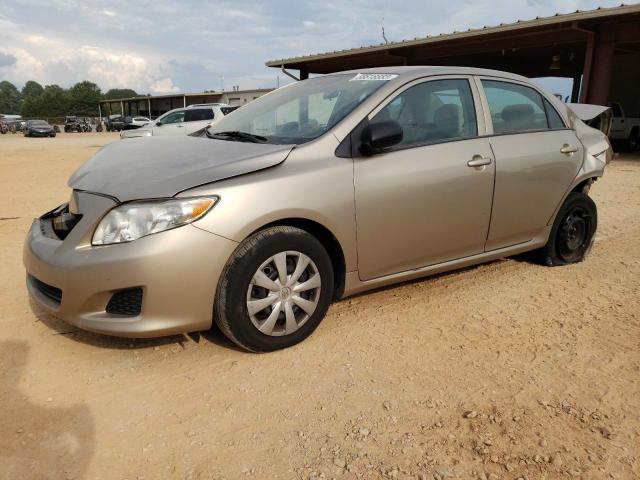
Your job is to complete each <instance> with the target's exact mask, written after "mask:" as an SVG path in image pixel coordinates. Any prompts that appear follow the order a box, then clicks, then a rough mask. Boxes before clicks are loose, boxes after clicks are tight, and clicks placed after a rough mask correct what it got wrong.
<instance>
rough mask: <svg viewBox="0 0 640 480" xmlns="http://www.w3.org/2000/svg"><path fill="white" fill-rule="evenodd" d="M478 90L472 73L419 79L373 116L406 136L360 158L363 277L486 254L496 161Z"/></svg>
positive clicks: (357, 198)
mask: <svg viewBox="0 0 640 480" xmlns="http://www.w3.org/2000/svg"><path fill="white" fill-rule="evenodd" d="M474 91H475V86H474V84H473V79H472V78H469V77H463V78H459V77H452V78H448V77H444V78H443V77H441V78H436V79H430V80H426V81H425V80H419V81H417V82H412V83H410V84H409V85H407V86H405V87H403V89H401V90H400V92H399V93H398V94H397V95H395V97H393V98H391V99H390V100H389V101H387V102H386V103H385V104H383V105H381V106H380V107H378V108H377V109H376V110H374V112H373V113H372V114H371V115H370V118H369V121H370V122H371V123H375V122H378V121H387V120H394V121H397V122H398V123H399V124H400V125H401V126H402V128H403V131H404V138H403V140H402V142H401V143H400V144H398V145H396V146H394V147H392V148H391V149H389V151H386V152H384V153H380V154H377V155H374V156H371V157H359V158H355V159H354V188H355V203H356V223H357V244H358V271H359V275H360V278H361V279H363V280H368V279H371V278H376V277H380V276H384V275H389V274H393V273H397V272H402V271H406V270H411V269H415V268H420V267H424V266H427V265H433V264H436V263H441V262H445V261H447V260H453V259H457V258H461V257H466V256H469V255H474V254H479V253H482V252H483V249H484V244H485V241H486V238H487V230H488V228H489V219H490V213H491V198H492V194H493V177H494V165H493V158H492V154H491V148H490V146H489V140H488V139H487V138H483V137H481V136H480V135H482V134H483V133H484V122H483V120H482V114H481V110H480V109H479V108H478V105H477V103H476V102H474V93H473V92H474ZM476 98H477V95H476Z"/></svg>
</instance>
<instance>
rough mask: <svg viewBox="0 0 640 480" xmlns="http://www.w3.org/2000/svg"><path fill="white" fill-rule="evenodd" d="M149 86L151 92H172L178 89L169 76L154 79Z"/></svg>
mask: <svg viewBox="0 0 640 480" xmlns="http://www.w3.org/2000/svg"><path fill="white" fill-rule="evenodd" d="M149 88H151V91H152V92H153V93H174V92H179V91H180V88H179V87H177V86H175V85H174V84H173V82H172V81H171V79H170V78H161V79H160V80H156V81H155V82H153V83H152V84H151V85H150V87H149Z"/></svg>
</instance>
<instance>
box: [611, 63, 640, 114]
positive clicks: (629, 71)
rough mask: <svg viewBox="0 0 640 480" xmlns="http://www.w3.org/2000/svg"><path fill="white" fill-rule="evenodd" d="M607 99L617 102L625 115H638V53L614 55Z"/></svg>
mask: <svg viewBox="0 0 640 480" xmlns="http://www.w3.org/2000/svg"><path fill="white" fill-rule="evenodd" d="M609 100H610V101H612V102H619V103H620V104H621V105H622V108H623V109H624V111H625V115H628V116H631V117H640V53H635V54H626V55H616V56H615V57H614V62H613V75H612V76H611V88H610V90H609Z"/></svg>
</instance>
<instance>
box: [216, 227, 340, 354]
mask: <svg viewBox="0 0 640 480" xmlns="http://www.w3.org/2000/svg"><path fill="white" fill-rule="evenodd" d="M332 294H333V269H332V266H331V260H330V258H329V255H328V254H327V252H326V250H325V249H324V247H323V246H322V244H321V243H320V242H319V241H318V240H317V239H316V238H315V237H314V236H312V235H311V234H309V233H308V232H306V231H304V230H301V229H298V228H294V227H288V226H278V227H271V228H268V229H265V230H262V231H260V232H258V233H256V234H254V235H252V236H251V237H249V238H247V239H246V240H245V241H243V242H242V243H241V244H240V246H239V247H238V248H237V249H236V251H235V252H234V254H233V255H232V256H231V258H230V259H229V262H228V263H227V266H226V267H225V270H224V272H223V274H222V277H221V280H220V284H219V286H218V291H217V292H216V298H215V304H214V320H215V322H216V324H217V325H218V327H219V328H220V329H221V330H222V332H223V333H224V334H225V335H226V336H227V337H229V339H231V340H232V341H234V342H235V343H236V344H238V345H239V346H241V347H242V348H245V349H247V350H250V351H254V352H268V351H273V350H278V349H281V348H286V347H290V346H292V345H295V344H296V343H298V342H301V341H302V340H304V339H305V338H307V337H308V336H309V335H311V333H313V331H314V330H315V329H316V327H317V326H318V324H319V323H320V321H321V320H322V319H323V318H324V316H325V314H326V312H327V309H328V308H329V304H330V303H331V298H332Z"/></svg>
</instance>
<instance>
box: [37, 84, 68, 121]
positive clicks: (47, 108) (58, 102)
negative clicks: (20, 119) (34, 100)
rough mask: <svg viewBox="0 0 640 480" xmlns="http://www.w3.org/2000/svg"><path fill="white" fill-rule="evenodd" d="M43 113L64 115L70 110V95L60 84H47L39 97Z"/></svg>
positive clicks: (50, 115) (44, 114) (48, 115)
mask: <svg viewBox="0 0 640 480" xmlns="http://www.w3.org/2000/svg"><path fill="white" fill-rule="evenodd" d="M39 101H40V106H41V109H42V111H41V113H40V115H43V116H46V117H63V116H65V115H66V114H67V113H68V110H69V95H68V94H67V92H66V91H65V90H64V89H63V88H62V87H60V86H58V85H47V86H46V87H44V92H42V95H40V97H39Z"/></svg>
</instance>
